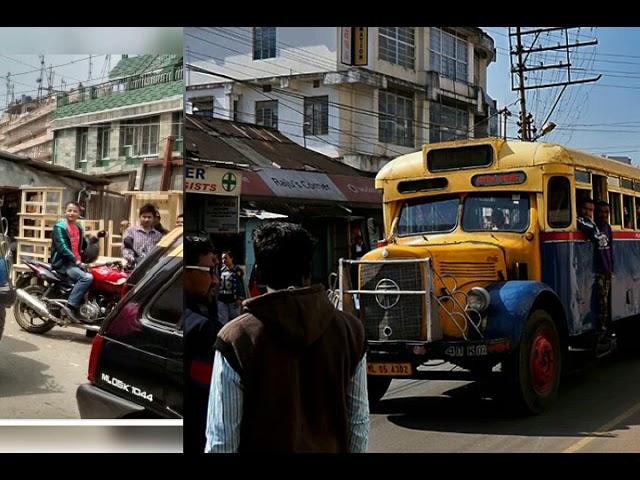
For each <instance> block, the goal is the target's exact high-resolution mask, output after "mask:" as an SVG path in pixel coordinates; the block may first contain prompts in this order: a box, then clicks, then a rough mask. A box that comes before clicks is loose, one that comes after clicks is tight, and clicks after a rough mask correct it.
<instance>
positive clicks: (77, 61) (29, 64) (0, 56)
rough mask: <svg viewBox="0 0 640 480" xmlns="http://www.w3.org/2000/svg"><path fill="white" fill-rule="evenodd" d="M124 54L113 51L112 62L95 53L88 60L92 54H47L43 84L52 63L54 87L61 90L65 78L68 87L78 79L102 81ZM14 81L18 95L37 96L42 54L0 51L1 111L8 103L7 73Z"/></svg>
mask: <svg viewBox="0 0 640 480" xmlns="http://www.w3.org/2000/svg"><path fill="white" fill-rule="evenodd" d="M120 57H121V55H111V58H110V62H109V61H107V58H106V55H92V56H91V62H89V55H88V54H85V55H44V61H45V66H46V67H47V69H46V72H45V78H44V79H43V83H42V85H43V87H44V88H45V89H46V87H47V86H48V80H47V78H46V77H48V75H49V66H53V86H54V89H57V90H62V82H63V81H64V83H65V85H66V89H67V90H68V89H69V88H71V87H75V86H77V85H78V83H79V82H82V83H83V85H88V84H95V83H101V82H105V81H107V80H108V75H109V70H110V69H109V68H108V67H109V65H110V66H111V68H113V67H115V66H116V64H117V63H118V60H119V59H120ZM89 63H91V81H89ZM8 73H11V76H10V77H9V78H10V79H11V81H12V82H13V84H14V89H13V90H14V93H15V98H16V99H19V98H21V96H22V95H23V94H24V95H29V96H31V97H32V98H35V97H36V96H37V90H38V83H37V79H38V77H39V76H40V56H39V55H16V54H9V55H7V54H4V53H1V52H0V111H2V110H4V109H5V108H6V104H7V97H6V93H7V74H8Z"/></svg>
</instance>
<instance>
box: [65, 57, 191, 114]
mask: <svg viewBox="0 0 640 480" xmlns="http://www.w3.org/2000/svg"><path fill="white" fill-rule="evenodd" d="M182 78H183V69H182V65H181V66H179V67H175V68H172V69H171V70H168V71H167V70H164V71H159V72H151V73H142V74H139V75H134V76H131V77H126V78H120V79H118V80H113V81H110V82H105V83H101V84H99V85H92V86H89V87H79V88H78V89H76V90H73V91H71V92H65V93H62V94H60V95H58V96H57V97H56V101H57V106H58V107H62V106H65V105H70V104H73V103H79V102H84V101H87V100H93V99H97V98H104V97H109V96H111V95H117V94H120V93H123V92H129V91H132V90H137V89H139V88H145V87H148V86H151V85H159V84H162V83H170V82H175V81H178V80H182Z"/></svg>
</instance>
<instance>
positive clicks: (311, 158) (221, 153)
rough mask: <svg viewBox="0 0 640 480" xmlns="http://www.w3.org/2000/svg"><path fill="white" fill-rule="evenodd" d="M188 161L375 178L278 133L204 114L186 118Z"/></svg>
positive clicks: (186, 116)
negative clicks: (205, 161)
mask: <svg viewBox="0 0 640 480" xmlns="http://www.w3.org/2000/svg"><path fill="white" fill-rule="evenodd" d="M185 150H186V155H187V158H189V159H200V160H207V161H212V162H219V163H221V164H226V165H231V164H235V165H237V166H244V167H249V168H284V169H289V170H304V171H316V172H323V173H330V174H340V175H357V176H367V177H373V176H374V175H375V174H373V173H369V172H363V171H361V170H358V169H356V168H353V167H350V166H349V165H345V164H344V163H342V162H340V161H338V160H335V159H333V158H331V157H328V156H326V155H323V154H321V153H318V152H316V151H314V150H310V149H307V148H304V147H302V146H300V145H298V144H297V143H295V142H293V141H292V140H290V139H289V138H287V137H286V136H284V135H283V134H282V133H280V132H279V131H278V130H275V129H272V128H267V127H262V126H258V125H252V124H247V123H240V122H233V121H230V120H222V119H219V118H211V117H205V116H202V115H192V114H186V115H185Z"/></svg>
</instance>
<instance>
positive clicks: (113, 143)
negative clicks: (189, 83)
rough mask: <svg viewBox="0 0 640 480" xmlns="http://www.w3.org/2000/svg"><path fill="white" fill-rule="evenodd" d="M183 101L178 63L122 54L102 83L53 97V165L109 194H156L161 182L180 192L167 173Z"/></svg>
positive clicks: (176, 161) (177, 174) (177, 158)
mask: <svg viewBox="0 0 640 480" xmlns="http://www.w3.org/2000/svg"><path fill="white" fill-rule="evenodd" d="M183 94H184V83H183V80H182V57H181V56H179V55H140V56H135V57H128V56H127V55H123V56H122V59H121V60H120V62H118V64H117V65H116V66H115V68H113V69H112V70H111V72H110V73H109V81H108V82H106V83H103V84H100V85H95V86H88V87H83V86H79V87H78V88H77V89H75V90H72V91H71V92H68V93H64V94H61V95H58V96H57V106H56V109H55V112H54V113H53V121H52V130H53V132H54V151H53V163H54V164H56V165H62V166H65V167H68V168H72V169H75V170H79V171H82V172H86V173H90V174H92V175H98V176H103V177H106V178H109V179H110V180H111V182H112V183H111V188H115V189H121V190H127V189H132V188H134V187H135V188H137V189H140V190H159V189H160V184H161V183H162V182H163V180H162V179H163V177H164V176H166V175H169V176H170V179H169V184H168V185H165V186H166V187H168V188H169V189H182V169H181V168H172V169H171V171H170V172H169V173H167V169H168V168H171V165H173V166H175V167H178V166H180V165H182V130H183V128H182V127H183V123H184V122H183V113H182V112H183ZM167 149H170V150H171V151H168V150H167ZM134 177H135V180H134ZM132 180H134V181H132Z"/></svg>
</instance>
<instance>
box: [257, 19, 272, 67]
mask: <svg viewBox="0 0 640 480" xmlns="http://www.w3.org/2000/svg"><path fill="white" fill-rule="evenodd" d="M275 56H276V27H253V59H254V60H262V59H264V58H275Z"/></svg>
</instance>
